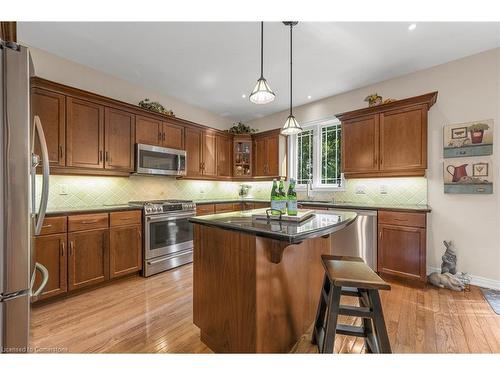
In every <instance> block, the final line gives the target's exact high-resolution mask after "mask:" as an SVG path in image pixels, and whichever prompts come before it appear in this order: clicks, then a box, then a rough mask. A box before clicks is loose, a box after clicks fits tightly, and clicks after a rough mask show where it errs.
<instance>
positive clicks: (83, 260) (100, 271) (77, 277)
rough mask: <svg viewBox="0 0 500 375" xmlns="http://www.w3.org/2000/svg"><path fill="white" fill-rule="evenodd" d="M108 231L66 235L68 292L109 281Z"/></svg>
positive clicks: (100, 230)
mask: <svg viewBox="0 0 500 375" xmlns="http://www.w3.org/2000/svg"><path fill="white" fill-rule="evenodd" d="M108 235H109V231H108V229H97V230H90V231H85V232H74V233H70V234H69V235H68V247H69V249H68V250H69V257H68V278H69V284H68V287H69V290H75V289H80V288H83V287H86V286H89V285H94V284H98V283H100V282H103V281H105V280H108V279H109V243H108Z"/></svg>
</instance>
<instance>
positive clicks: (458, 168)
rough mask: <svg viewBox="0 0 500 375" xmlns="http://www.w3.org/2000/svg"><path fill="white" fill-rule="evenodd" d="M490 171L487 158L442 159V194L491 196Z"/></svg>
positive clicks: (491, 181) (489, 163)
mask: <svg viewBox="0 0 500 375" xmlns="http://www.w3.org/2000/svg"><path fill="white" fill-rule="evenodd" d="M491 171H492V168H491V160H490V159H489V158H485V157H472V158H451V159H444V164H443V180H444V192H445V193H447V194H492V193H493V176H492V175H490V172H491Z"/></svg>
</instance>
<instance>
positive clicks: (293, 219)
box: [252, 210, 314, 223]
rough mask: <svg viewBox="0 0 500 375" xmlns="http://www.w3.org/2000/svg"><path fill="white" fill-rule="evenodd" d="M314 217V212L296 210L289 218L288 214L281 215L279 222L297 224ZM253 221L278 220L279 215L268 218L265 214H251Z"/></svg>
mask: <svg viewBox="0 0 500 375" xmlns="http://www.w3.org/2000/svg"><path fill="white" fill-rule="evenodd" d="M313 215H314V210H298V211H297V215H296V216H290V215H288V214H284V215H281V220H282V221H291V222H295V223H299V222H301V221H304V220H306V219H308V218H310V217H311V216H313ZM252 219H253V220H268V219H269V220H279V219H280V215H269V218H268V217H267V215H266V213H265V212H264V213H259V214H253V215H252Z"/></svg>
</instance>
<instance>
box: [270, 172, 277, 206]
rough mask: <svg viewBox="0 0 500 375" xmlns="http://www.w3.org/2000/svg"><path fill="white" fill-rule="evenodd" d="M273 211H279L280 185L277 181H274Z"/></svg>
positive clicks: (272, 192)
mask: <svg viewBox="0 0 500 375" xmlns="http://www.w3.org/2000/svg"><path fill="white" fill-rule="evenodd" d="M271 209H272V210H279V196H278V183H277V181H276V179H274V180H273V187H272V189H271Z"/></svg>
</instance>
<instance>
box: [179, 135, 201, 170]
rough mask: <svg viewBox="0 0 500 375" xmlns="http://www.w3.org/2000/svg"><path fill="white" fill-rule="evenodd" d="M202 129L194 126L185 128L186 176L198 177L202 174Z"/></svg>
mask: <svg viewBox="0 0 500 375" xmlns="http://www.w3.org/2000/svg"><path fill="white" fill-rule="evenodd" d="M202 135H203V133H202V131H201V130H200V129H195V128H186V130H185V142H184V144H185V146H186V176H187V177H200V176H201V175H202V172H203V170H202V167H201V166H202V164H201V162H202V158H201V152H202V151H201V145H202Z"/></svg>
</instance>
